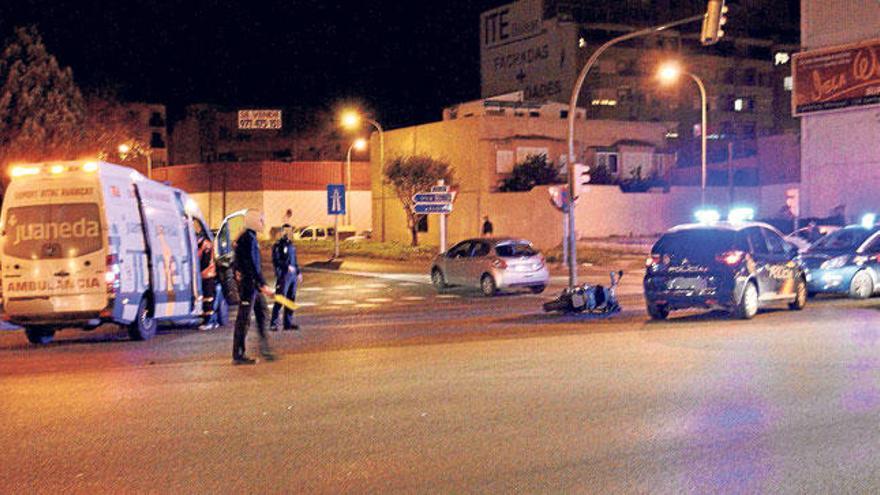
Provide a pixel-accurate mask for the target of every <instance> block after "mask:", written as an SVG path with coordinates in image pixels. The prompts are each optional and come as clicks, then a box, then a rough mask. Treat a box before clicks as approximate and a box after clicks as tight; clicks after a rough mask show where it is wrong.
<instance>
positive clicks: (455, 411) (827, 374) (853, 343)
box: [0, 273, 880, 493]
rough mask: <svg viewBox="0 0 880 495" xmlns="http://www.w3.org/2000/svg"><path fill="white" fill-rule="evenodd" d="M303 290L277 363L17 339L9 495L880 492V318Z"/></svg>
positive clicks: (8, 418)
mask: <svg viewBox="0 0 880 495" xmlns="http://www.w3.org/2000/svg"><path fill="white" fill-rule="evenodd" d="M303 289H304V290H303V291H302V292H301V293H300V298H299V300H300V302H301V303H305V306H304V307H303V308H302V310H301V311H300V314H299V316H298V320H299V323H300V324H301V325H302V328H303V330H302V331H301V332H279V333H274V334H272V335H271V337H272V343H273V346H274V347H275V349H276V350H277V351H278V352H279V354H280V356H281V359H280V360H279V361H277V362H260V363H258V364H257V365H256V366H249V367H241V366H239V367H234V366H232V365H231V364H230V352H231V351H230V348H231V329H229V328H224V329H219V330H215V331H210V332H197V331H193V330H190V329H166V330H164V331H162V333H161V334H160V335H158V336H157V337H156V338H155V339H153V340H151V341H148V342H129V341H127V340H125V338H124V334H123V333H121V332H118V331H115V330H113V329H111V328H102V329H99V330H98V331H95V332H92V333H84V332H78V331H66V332H61V333H59V334H58V341H57V342H55V343H53V344H51V345H49V346H46V347H35V346H30V345H27V344H26V342H25V340H24V337H23V336H22V335H21V334H20V333H18V332H3V333H2V334H0V482H2V483H0V492H3V493H146V492H149V493H240V492H245V491H247V492H255V493H281V492H289V493H303V492H307V493H375V492H407V493H409V492H441V493H460V492H483V493H485V492H490V493H508V492H522V493H534V492H544V493H572V492H574V493H609V492H615V493H620V492H656V493H680V492H692V493H709V492H740V493H754V492H772V493H777V492H785V493H820V492H821V493H824V492H849V493H859V492H861V493H876V492H877V491H878V487H880V419H878V418H880V414H878V413H880V388H878V385H880V326H878V322H880V312H878V309H880V300H876V299H875V300H869V301H865V302H854V301H847V300H822V301H813V302H811V304H810V305H809V306H808V307H807V309H806V310H804V311H802V312H789V311H781V310H780V311H765V312H762V313H761V314H759V315H758V317H756V318H755V319H754V320H752V321H748V322H744V321H737V320H730V319H727V318H725V317H724V316H723V315H719V314H704V313H687V314H684V315H679V316H677V317H676V318H673V319H672V320H671V321H668V322H663V323H650V322H647V321H646V318H645V315H644V311H643V310H642V308H641V305H642V303H641V301H640V299H639V298H638V296H630V295H628V296H625V297H624V300H623V304H624V307H625V311H624V313H623V314H621V315H618V316H615V317H612V318H595V317H594V318H590V317H560V316H556V315H544V314H542V313H541V312H540V307H539V305H540V302H541V300H542V299H543V298H545V297H549V296H548V295H542V296H534V295H531V294H514V295H505V296H501V297H498V298H494V299H486V298H482V297H480V296H478V295H477V294H475V293H473V292H469V291H462V290H456V291H451V292H448V293H446V294H442V295H437V294H435V293H434V291H433V290H432V289H431V288H430V287H429V286H427V285H426V284H424V283H421V282H420V280H419V279H418V278H414V277H412V276H399V277H398V276H394V275H388V274H386V275H385V276H384V278H366V277H359V276H350V275H340V274H327V273H312V274H309V275H308V277H307V283H306V285H305V286H304V287H303ZM305 289H310V290H305ZM308 303H314V305H309V304H308ZM252 342H254V341H253V340H252ZM252 347H253V346H252Z"/></svg>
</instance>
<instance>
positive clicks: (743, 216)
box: [727, 206, 755, 223]
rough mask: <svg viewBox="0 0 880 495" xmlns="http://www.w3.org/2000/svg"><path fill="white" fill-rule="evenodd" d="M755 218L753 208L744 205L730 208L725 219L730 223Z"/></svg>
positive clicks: (748, 220)
mask: <svg viewBox="0 0 880 495" xmlns="http://www.w3.org/2000/svg"><path fill="white" fill-rule="evenodd" d="M754 219H755V209H754V208H749V207H745V206H741V207H736V208H731V210H730V212H728V213H727V221H728V222H730V223H742V222H750V221H752V220H754Z"/></svg>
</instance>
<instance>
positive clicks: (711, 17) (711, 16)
mask: <svg viewBox="0 0 880 495" xmlns="http://www.w3.org/2000/svg"><path fill="white" fill-rule="evenodd" d="M726 23H727V6H726V5H724V0H709V3H708V5H707V6H706V17H704V18H703V29H702V30H701V31H700V43H702V44H703V45H706V46H708V45H714V44H715V43H718V41H719V40H720V39H721V37H722V36H724V30H723V29H722V27H723V26H724V24H726Z"/></svg>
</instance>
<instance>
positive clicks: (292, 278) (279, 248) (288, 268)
mask: <svg viewBox="0 0 880 495" xmlns="http://www.w3.org/2000/svg"><path fill="white" fill-rule="evenodd" d="M290 228H291V227H290V224H288V223H286V224H284V225H283V226H282V227H281V229H282V230H281V238H280V239H278V241H277V242H275V245H274V246H272V266H273V267H274V268H275V293H276V294H280V295H282V296H284V297H286V298H288V299H290V300H291V301H296V288H297V286H298V285H299V278H300V271H299V264H298V263H297V261H296V247H295V246H294V245H293V242H291V241H290ZM281 308H282V305H281V303H279V302H276V303H275V304H274V305H273V306H272V320H271V322H270V323H269V328H270V329H271V330H272V331H277V330H278V314H279V313H281ZM284 329H285V330H299V325H297V324H295V323H294V322H293V310H292V309H290V308H288V307H286V306H285V307H284Z"/></svg>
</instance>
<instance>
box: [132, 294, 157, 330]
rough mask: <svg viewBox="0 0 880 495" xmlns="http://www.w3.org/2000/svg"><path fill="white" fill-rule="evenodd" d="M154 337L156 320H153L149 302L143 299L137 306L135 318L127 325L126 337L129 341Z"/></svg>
mask: <svg viewBox="0 0 880 495" xmlns="http://www.w3.org/2000/svg"><path fill="white" fill-rule="evenodd" d="M154 335H156V320H155V319H153V314H152V311H151V309H150V304H149V301H147V298H143V299H141V303H140V305H139V306H138V310H137V316H136V317H135V319H134V321H133V322H131V323H130V324H129V325H128V336H129V337H131V340H149V339H151V338H153V336H154Z"/></svg>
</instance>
